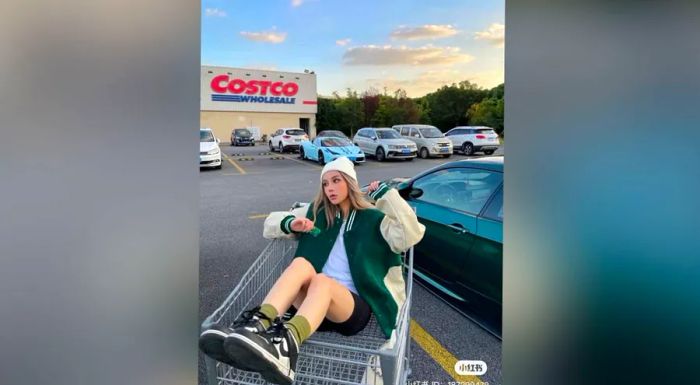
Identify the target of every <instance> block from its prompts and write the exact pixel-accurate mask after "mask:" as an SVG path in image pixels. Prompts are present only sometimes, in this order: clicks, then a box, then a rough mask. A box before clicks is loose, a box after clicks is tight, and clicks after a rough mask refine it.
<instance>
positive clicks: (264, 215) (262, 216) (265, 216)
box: [248, 214, 268, 219]
mask: <svg viewBox="0 0 700 385" xmlns="http://www.w3.org/2000/svg"><path fill="white" fill-rule="evenodd" d="M267 216H268V214H256V215H251V216H249V217H248V219H260V218H267Z"/></svg>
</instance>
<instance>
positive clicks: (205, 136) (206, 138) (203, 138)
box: [199, 130, 214, 142]
mask: <svg viewBox="0 0 700 385" xmlns="http://www.w3.org/2000/svg"><path fill="white" fill-rule="evenodd" d="M199 141H200V142H214V134H212V132H211V131H208V130H201V131H199Z"/></svg>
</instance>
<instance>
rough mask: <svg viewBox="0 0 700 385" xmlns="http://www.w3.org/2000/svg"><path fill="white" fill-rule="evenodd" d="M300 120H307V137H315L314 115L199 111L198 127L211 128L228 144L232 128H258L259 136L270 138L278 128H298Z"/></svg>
mask: <svg viewBox="0 0 700 385" xmlns="http://www.w3.org/2000/svg"><path fill="white" fill-rule="evenodd" d="M300 118H308V119H309V136H311V137H312V138H313V137H314V136H316V114H300V113H271V112H232V111H200V114H199V126H200V127H209V128H211V129H212V130H213V131H214V135H215V136H216V137H217V138H219V139H220V140H221V141H222V142H229V141H230V140H231V130H232V129H234V128H243V127H260V133H261V134H267V136H270V134H271V133H273V132H275V131H276V130H277V129H278V128H283V127H299V119H300Z"/></svg>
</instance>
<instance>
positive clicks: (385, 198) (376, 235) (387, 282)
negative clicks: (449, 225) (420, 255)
mask: <svg viewBox="0 0 700 385" xmlns="http://www.w3.org/2000/svg"><path fill="white" fill-rule="evenodd" d="M369 197H370V198H372V199H373V200H375V202H376V203H375V206H376V208H370V209H365V210H352V211H351V212H350V213H349V215H348V218H347V222H346V225H345V233H344V234H343V236H344V241H345V251H346V253H347V256H348V263H349V265H350V274H351V275H352V280H353V283H354V284H355V287H356V288H357V291H358V294H359V295H360V296H361V297H362V299H364V300H365V301H366V302H367V304H368V305H369V306H370V308H371V309H372V312H373V313H374V315H375V317H376V319H377V322H378V324H379V327H380V328H381V330H382V332H383V333H384V335H385V336H386V338H390V337H391V333H392V331H393V330H394V329H395V327H396V322H397V316H398V312H399V309H400V308H401V306H402V305H403V303H404V302H405V300H406V291H405V282H404V279H403V274H402V268H401V255H400V253H402V252H404V251H406V250H408V249H409V248H410V247H411V246H413V245H415V244H416V243H418V242H419V241H420V240H421V239H422V238H423V234H424V232H425V226H423V225H422V224H420V223H419V222H418V218H416V215H415V213H414V211H413V209H412V208H411V207H410V206H409V205H408V204H407V203H406V202H405V201H404V200H403V198H401V196H399V194H398V192H397V191H396V190H395V189H391V188H389V187H388V186H387V185H386V184H381V185H380V187H379V188H378V189H377V190H375V191H373V192H372V193H371V194H369ZM311 206H312V205H311V204H309V205H307V206H304V207H301V208H298V209H295V210H292V211H291V212H273V213H270V215H269V216H268V217H267V219H266V220H265V229H264V231H263V236H264V237H265V238H268V239H271V238H278V237H287V238H292V237H293V238H296V239H297V240H298V246H297V250H296V253H295V257H303V258H305V259H307V260H308V261H309V262H311V264H312V265H313V266H314V269H315V270H316V272H317V273H320V272H321V271H322V270H323V266H324V265H325V263H326V260H328V256H329V254H330V251H331V249H332V248H333V244H334V243H335V240H336V238H337V237H338V232H339V231H340V227H341V225H342V221H341V220H340V218H339V217H338V220H335V221H333V222H334V224H333V226H331V227H330V228H327V223H326V217H325V213H324V211H323V208H321V210H320V211H319V213H318V214H317V215H316V223H315V225H316V227H318V228H319V229H321V233H320V234H319V235H318V236H316V237H314V236H312V235H311V234H308V233H295V232H293V231H292V229H291V227H290V224H291V222H292V220H294V218H296V217H299V216H306V217H307V218H309V219H312V220H313V207H311Z"/></svg>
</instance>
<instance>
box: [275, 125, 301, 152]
mask: <svg viewBox="0 0 700 385" xmlns="http://www.w3.org/2000/svg"><path fill="white" fill-rule="evenodd" d="M302 140H309V136H308V135H306V132H304V130H302V129H301V128H280V129H279V130H277V131H275V132H274V133H273V134H272V135H271V136H270V140H269V141H268V144H269V145H270V151H275V150H278V151H279V152H280V153H282V152H285V151H287V150H295V151H299V146H300V145H301V141H302Z"/></svg>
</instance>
